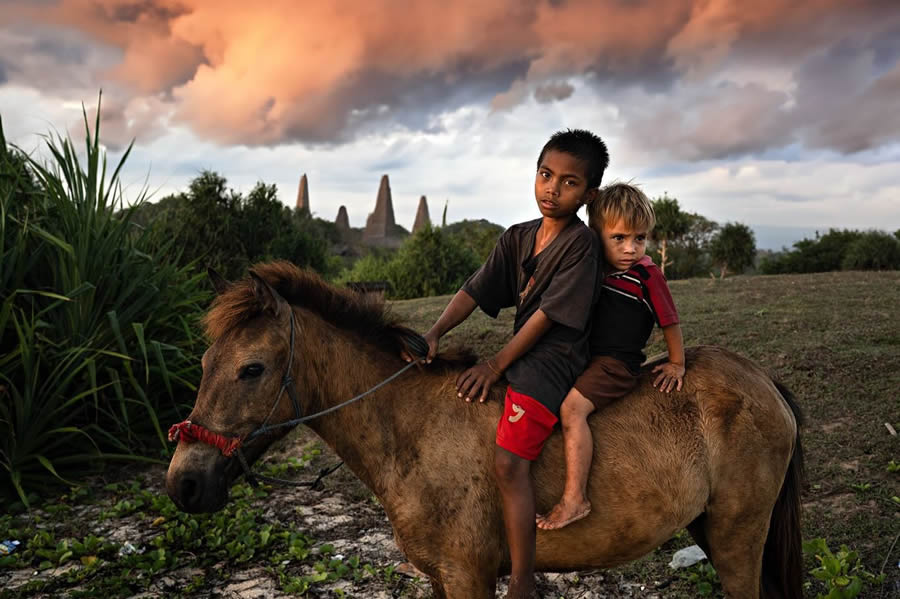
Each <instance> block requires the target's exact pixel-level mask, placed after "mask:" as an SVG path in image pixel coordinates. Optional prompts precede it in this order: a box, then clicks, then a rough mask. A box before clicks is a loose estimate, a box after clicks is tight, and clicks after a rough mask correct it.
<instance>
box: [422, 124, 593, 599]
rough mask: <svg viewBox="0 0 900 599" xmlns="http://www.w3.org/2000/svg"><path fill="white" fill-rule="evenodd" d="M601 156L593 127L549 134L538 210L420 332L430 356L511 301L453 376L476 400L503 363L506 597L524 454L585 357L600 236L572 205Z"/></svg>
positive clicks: (499, 448) (523, 497)
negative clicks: (493, 332) (494, 333)
mask: <svg viewBox="0 0 900 599" xmlns="http://www.w3.org/2000/svg"><path fill="white" fill-rule="evenodd" d="M608 163H609V156H608V153H607V150H606V145H605V144H604V143H603V141H601V140H600V138H599V137H597V136H596V135H594V134H592V133H590V132H588V131H583V130H568V131H560V132H558V133H556V134H554V135H553V136H552V137H551V138H550V140H549V141H548V142H547V143H546V145H544V148H543V149H542V150H541V154H540V156H539V157H538V163H537V173H536V176H535V183H534V195H535V199H536V200H537V204H538V209H539V210H540V212H541V218H539V219H535V220H533V221H529V222H524V223H520V224H518V225H513V226H512V227H510V228H509V229H507V230H506V231H505V232H504V233H503V235H501V237H500V239H499V240H498V241H497V245H496V246H495V247H494V250H493V251H492V252H491V255H490V256H489V257H488V259H487V261H486V262H485V263H484V265H483V266H482V267H481V268H480V269H479V270H478V271H477V272H475V274H473V275H472V276H471V277H470V278H469V280H468V281H466V283H465V285H463V287H462V289H460V290H459V291H458V292H457V293H456V295H455V296H454V297H453V299H452V300H451V301H450V303H449V304H448V305H447V308H446V309H445V310H444V312H443V314H441V316H440V318H438V320H437V322H435V323H434V325H433V326H432V327H431V330H429V331H428V333H426V334H425V339H426V340H427V341H428V346H429V351H428V355H427V357H426V362H430V361H431V359H432V358H433V357H434V356H435V355H436V353H437V348H438V339H440V337H441V336H442V335H444V334H445V333H447V332H448V331H449V330H450V329H452V328H453V327H455V326H456V325H458V324H459V323H461V322H462V321H464V320H465V319H466V318H468V316H469V315H470V314H471V313H472V311H473V310H474V309H475V307H476V306H479V307H480V308H481V309H482V310H483V311H484V312H485V313H486V314H488V315H489V316H492V317H496V316H497V313H498V312H499V311H500V309H501V308H504V307H507V306H515V307H516V316H515V324H514V328H513V330H514V335H513V338H512V339H511V340H510V341H509V343H507V344H506V345H505V346H504V347H503V349H501V350H500V351H499V352H498V353H497V354H496V355H495V356H494V357H493V358H491V359H489V360H487V361H486V362H484V363H482V364H478V365H476V366H474V367H472V368H470V369H468V370H467V371H465V372H464V373H462V374H461V375H460V376H459V377H458V378H457V381H456V388H457V393H458V396H459V397H464V398H465V399H466V401H471V399H473V398H478V400H479V401H481V402H483V401H485V399H486V398H487V396H488V392H489V390H490V388H491V386H492V385H493V384H494V383H495V382H497V380H499V378H500V376H501V374H502V373H503V372H504V371H505V372H506V378H507V380H508V381H509V387H508V388H507V391H506V400H505V408H504V412H503V416H502V417H501V419H500V423H499V425H498V427H497V438H496V443H497V445H496V449H495V453H494V470H495V474H496V478H497V485H498V487H499V490H500V495H501V501H502V507H503V520H504V525H505V528H506V537H507V541H508V543H509V553H510V561H511V565H512V572H511V576H510V582H509V592H508V594H507V598H508V599H525V598H526V597H529V596H530V595H531V594H532V592H533V590H534V577H533V570H534V552H535V507H534V489H533V486H532V481H531V475H530V469H531V462H532V461H533V460H534V459H535V458H537V456H538V455H539V454H540V452H541V449H542V447H543V444H544V441H545V440H546V439H547V437H548V436H549V435H550V433H551V432H552V430H553V426H554V425H555V423H556V422H557V420H558V415H559V407H560V404H561V403H562V400H563V398H564V397H565V395H566V393H567V392H568V390H569V388H570V387H571V386H572V383H573V382H574V381H575V378H576V377H577V376H578V374H579V373H580V372H581V371H582V369H583V368H584V366H585V365H586V364H587V361H588V356H589V353H588V330H587V329H588V322H589V317H590V315H591V308H592V306H593V303H594V299H595V297H594V290H595V287H596V277H597V272H598V270H597V269H598V266H599V244H598V241H597V238H596V236H595V235H594V233H593V232H592V231H591V230H590V229H588V228H587V227H586V226H585V225H584V224H583V223H582V222H581V220H579V219H578V217H577V216H576V215H575V213H576V212H577V211H578V209H579V208H580V207H581V206H582V204H585V203H586V202H588V201H590V200H591V199H592V198H593V197H594V196H595V195H596V193H597V188H598V187H599V185H600V180H601V177H602V176H603V171H604V170H605V169H606V166H607V164H608Z"/></svg>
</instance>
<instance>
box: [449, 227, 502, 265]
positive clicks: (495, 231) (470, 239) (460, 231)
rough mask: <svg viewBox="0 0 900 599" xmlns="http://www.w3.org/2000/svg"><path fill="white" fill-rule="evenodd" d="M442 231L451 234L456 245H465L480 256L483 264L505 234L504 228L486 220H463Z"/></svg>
mask: <svg viewBox="0 0 900 599" xmlns="http://www.w3.org/2000/svg"><path fill="white" fill-rule="evenodd" d="M441 229H442V230H443V231H444V232H445V233H447V234H449V235H450V236H451V237H452V238H453V239H454V240H455V242H456V243H459V244H460V245H464V246H466V247H467V248H469V249H470V250H472V251H473V252H475V255H476V256H478V259H479V260H480V261H482V262H484V261H485V260H487V258H488V256H489V255H490V253H491V250H493V249H494V246H495V245H497V240H498V239H500V235H502V234H503V227H501V226H500V225H495V224H494V223H492V222H489V221H487V220H485V219H483V218H482V219H479V220H462V221H459V222H456V223H453V224H452V225H445V226H443V227H441Z"/></svg>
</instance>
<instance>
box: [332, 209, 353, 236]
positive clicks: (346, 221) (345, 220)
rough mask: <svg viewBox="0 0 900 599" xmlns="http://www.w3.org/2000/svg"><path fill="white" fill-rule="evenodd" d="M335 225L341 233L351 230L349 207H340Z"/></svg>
mask: <svg viewBox="0 0 900 599" xmlns="http://www.w3.org/2000/svg"><path fill="white" fill-rule="evenodd" d="M334 226H335V228H337V230H338V231H339V232H341V233H343V232H345V231H349V230H350V217H349V216H347V207H346V206H341V207H340V208H338V213H337V218H336V219H334Z"/></svg>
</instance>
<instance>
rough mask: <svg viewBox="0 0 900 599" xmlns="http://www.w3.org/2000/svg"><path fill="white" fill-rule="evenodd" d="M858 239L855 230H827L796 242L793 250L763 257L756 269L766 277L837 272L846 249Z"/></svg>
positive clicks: (858, 236) (860, 234) (859, 234)
mask: <svg viewBox="0 0 900 599" xmlns="http://www.w3.org/2000/svg"><path fill="white" fill-rule="evenodd" d="M861 236H862V233H860V232H859V231H840V230H837V229H829V231H828V233H826V234H824V235H821V236H819V235H818V234H816V238H815V239H802V240H801V241H798V242H797V243H795V244H794V249H793V250H790V251H787V252H782V253H779V254H776V255H774V256H771V257H768V258H766V259H765V260H763V261H762V262H761V263H760V265H759V270H760V272H762V273H763V274H767V275H774V274H784V273H810V272H828V271H832V270H840V269H841V266H842V264H843V261H844V256H845V254H846V252H847V248H848V247H849V246H850V245H851V244H852V243H853V242H855V241H856V240H857V239H859V238H860V237H861Z"/></svg>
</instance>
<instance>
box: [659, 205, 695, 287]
mask: <svg viewBox="0 0 900 599" xmlns="http://www.w3.org/2000/svg"><path fill="white" fill-rule="evenodd" d="M653 212H654V213H655V214H656V226H655V227H653V231H652V232H651V234H650V237H651V238H652V239H653V240H654V241H656V243H657V244H658V245H659V268H660V270H662V272H663V274H666V266H669V265H670V264H672V262H670V261H669V256H668V244H669V242H670V241H673V240H675V239H678V238H679V237H681V236H682V235H684V234H685V233H687V232H688V230H689V228H690V226H691V219H690V216H689V215H688V214H686V213H684V212H682V211H681V208H680V207H679V206H678V200H677V199H675V198H670V197H669V196H668V194H663V197H661V198H657V199H655V200H653Z"/></svg>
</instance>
